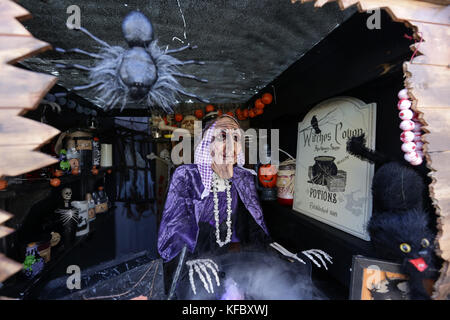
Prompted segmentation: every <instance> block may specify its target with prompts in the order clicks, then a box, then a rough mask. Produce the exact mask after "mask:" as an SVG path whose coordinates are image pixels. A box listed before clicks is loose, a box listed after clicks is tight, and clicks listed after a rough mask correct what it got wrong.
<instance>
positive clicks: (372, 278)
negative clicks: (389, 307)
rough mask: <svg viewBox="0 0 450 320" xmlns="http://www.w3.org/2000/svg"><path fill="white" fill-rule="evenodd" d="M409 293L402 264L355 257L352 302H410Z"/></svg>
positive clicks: (351, 292)
mask: <svg viewBox="0 0 450 320" xmlns="http://www.w3.org/2000/svg"><path fill="white" fill-rule="evenodd" d="M408 292H409V289H408V277H407V276H406V275H404V274H402V273H401V268H400V264H398V263H393V262H389V261H384V260H379V259H373V258H367V257H364V256H361V255H357V256H353V262H352V279H351V284H350V300H409V294H408Z"/></svg>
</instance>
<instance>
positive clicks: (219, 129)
mask: <svg viewBox="0 0 450 320" xmlns="http://www.w3.org/2000/svg"><path fill="white" fill-rule="evenodd" d="M240 152H241V129H240V128H239V125H238V124H237V123H236V122H235V121H234V120H233V119H231V118H228V117H223V118H220V119H219V120H217V123H216V126H215V128H214V133H213V138H212V142H211V157H212V159H213V163H215V164H228V165H230V164H231V165H233V164H235V163H236V162H237V158H238V155H239V153H240Z"/></svg>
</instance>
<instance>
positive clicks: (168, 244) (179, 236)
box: [158, 166, 198, 261]
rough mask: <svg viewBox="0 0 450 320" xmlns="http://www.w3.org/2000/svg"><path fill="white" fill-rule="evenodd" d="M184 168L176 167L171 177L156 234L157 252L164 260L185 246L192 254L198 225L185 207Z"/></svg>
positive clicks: (191, 213) (173, 255) (186, 195)
mask: <svg viewBox="0 0 450 320" xmlns="http://www.w3.org/2000/svg"><path fill="white" fill-rule="evenodd" d="M188 197H189V192H188V190H187V188H186V167H185V166H180V167H178V168H177V169H176V170H175V172H174V173H173V175H172V179H171V182H170V187H169V192H168V195H167V199H166V203H165V205H164V211H163V215H162V220H161V224H160V228H159V234H158V251H159V253H160V255H161V257H162V258H163V259H164V260H165V261H168V260H171V259H173V258H174V257H175V256H176V255H177V254H178V252H180V251H181V249H182V248H183V246H184V245H185V244H186V245H187V248H188V249H189V250H190V251H191V252H193V251H194V248H195V240H196V235H197V233H198V225H197V221H196V219H195V216H194V214H193V212H192V211H191V210H188V207H187V201H188V200H187V198H188Z"/></svg>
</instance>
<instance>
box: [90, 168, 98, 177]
mask: <svg viewBox="0 0 450 320" xmlns="http://www.w3.org/2000/svg"><path fill="white" fill-rule="evenodd" d="M91 172H92V174H93V175H94V176H96V175H98V169H97V167H95V166H94V167H93V168H92V170H91Z"/></svg>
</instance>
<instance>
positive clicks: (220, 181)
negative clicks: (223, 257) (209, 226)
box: [212, 172, 232, 247]
mask: <svg viewBox="0 0 450 320" xmlns="http://www.w3.org/2000/svg"><path fill="white" fill-rule="evenodd" d="M212 182H213V183H212V185H213V188H212V189H213V194H214V219H215V221H216V242H217V244H218V245H219V247H223V246H224V245H226V244H227V243H229V242H231V213H232V211H231V200H232V199H231V184H230V181H228V180H226V179H222V178H220V177H219V176H218V175H217V174H216V173H215V172H214V173H213V181H212ZM223 184H225V189H226V192H227V221H226V223H227V237H226V238H225V241H222V240H220V229H219V198H218V197H217V192H218V191H219V186H221V185H222V186H223Z"/></svg>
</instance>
